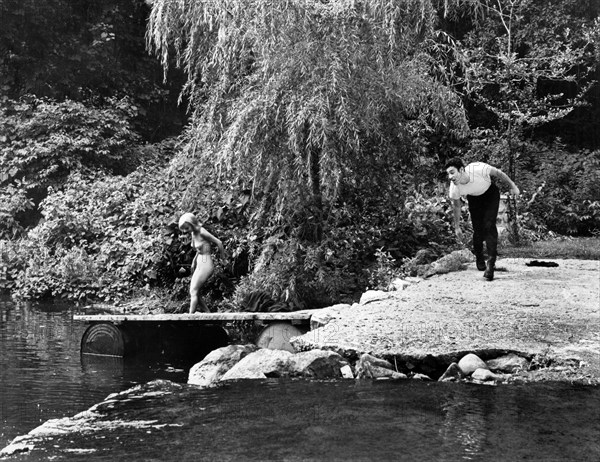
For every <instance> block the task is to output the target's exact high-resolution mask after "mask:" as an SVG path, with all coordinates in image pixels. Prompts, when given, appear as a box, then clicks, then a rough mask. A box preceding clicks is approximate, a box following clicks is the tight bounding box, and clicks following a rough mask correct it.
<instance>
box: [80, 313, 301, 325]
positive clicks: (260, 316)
mask: <svg viewBox="0 0 600 462" xmlns="http://www.w3.org/2000/svg"><path fill="white" fill-rule="evenodd" d="M311 316H312V313H311V312H309V311H289V312H277V313H255V312H230V313H193V314H189V313H185V314H91V315H77V314H76V315H74V316H73V319H74V320H75V321H85V322H112V323H116V324H119V323H123V322H179V321H188V322H189V321H196V322H200V323H211V322H212V323H214V322H224V321H263V322H278V321H288V322H291V323H293V324H295V323H308V322H310V318H311Z"/></svg>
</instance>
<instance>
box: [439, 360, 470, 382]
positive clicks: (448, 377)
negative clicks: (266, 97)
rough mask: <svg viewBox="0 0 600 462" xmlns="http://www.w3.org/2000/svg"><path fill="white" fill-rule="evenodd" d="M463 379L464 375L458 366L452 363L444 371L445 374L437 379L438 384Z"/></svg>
mask: <svg viewBox="0 0 600 462" xmlns="http://www.w3.org/2000/svg"><path fill="white" fill-rule="evenodd" d="M463 377H464V374H463V372H462V370H461V369H460V367H458V364H456V363H452V364H450V365H449V366H448V369H446V372H444V374H443V375H442V376H441V377H440V378H439V379H438V382H454V381H457V380H460V379H462V378H463Z"/></svg>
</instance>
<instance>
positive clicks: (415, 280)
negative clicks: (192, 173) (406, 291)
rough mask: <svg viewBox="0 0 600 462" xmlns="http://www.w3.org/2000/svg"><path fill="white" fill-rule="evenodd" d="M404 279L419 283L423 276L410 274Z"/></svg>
mask: <svg viewBox="0 0 600 462" xmlns="http://www.w3.org/2000/svg"><path fill="white" fill-rule="evenodd" d="M404 280H405V281H407V282H410V283H411V284H418V283H419V282H421V281H422V280H423V278H420V277H414V276H409V277H407V278H405V279H404Z"/></svg>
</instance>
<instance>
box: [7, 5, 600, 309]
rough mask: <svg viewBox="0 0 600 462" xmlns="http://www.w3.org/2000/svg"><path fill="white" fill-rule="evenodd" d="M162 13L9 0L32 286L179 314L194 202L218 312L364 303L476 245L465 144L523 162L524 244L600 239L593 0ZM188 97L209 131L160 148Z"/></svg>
mask: <svg viewBox="0 0 600 462" xmlns="http://www.w3.org/2000/svg"><path fill="white" fill-rule="evenodd" d="M148 3H149V4H151V7H149V6H148V5H146V4H145V3H144V2H142V1H137V0H130V1H128V2H112V1H108V2H102V4H100V3H98V2H92V1H86V0H80V1H77V2H64V1H62V0H51V1H49V2H45V3H44V5H40V4H39V3H36V2H34V1H32V0H31V1H29V0H28V1H25V2H15V1H13V0H7V1H2V2H0V14H2V15H3V22H4V23H6V25H7V26H8V27H7V28H4V29H2V30H1V31H0V76H1V77H2V78H3V82H6V84H5V85H4V86H3V87H2V88H1V89H0V111H1V118H0V220H1V221H0V239H1V240H0V258H1V260H0V267H2V266H3V267H4V268H5V269H6V271H5V273H4V274H5V276H4V277H3V279H2V280H0V284H2V285H3V286H4V287H5V288H8V289H11V290H12V291H13V293H14V294H15V295H18V296H23V297H30V298H41V297H48V296H51V297H52V296H53V297H57V296H58V297H67V298H70V299H74V300H87V299H92V300H97V299H103V300H111V301H114V300H118V299H123V298H127V297H132V296H135V295H138V294H140V293H143V294H146V295H148V294H150V293H157V292H156V291H161V293H163V294H166V297H168V300H167V301H170V302H172V303H171V305H172V306H170V309H173V310H179V309H183V307H184V306H185V300H186V299H187V283H188V281H189V279H188V276H189V264H190V262H191V259H192V257H193V255H192V253H191V252H192V251H191V249H190V247H189V245H188V244H186V243H185V242H184V241H183V240H182V239H180V238H181V236H179V235H178V232H177V229H176V221H177V218H178V216H179V214H181V213H182V212H186V211H193V212H195V213H196V214H197V215H198V216H199V218H200V219H201V220H202V222H203V224H204V226H205V227H206V228H207V229H209V231H211V232H212V233H213V234H215V235H216V236H218V237H219V238H220V239H222V240H223V241H224V242H225V246H226V249H227V251H228V253H229V255H230V259H229V260H228V261H225V262H220V263H219V264H218V265H217V270H216V272H215V274H214V276H213V277H212V278H211V279H210V282H209V284H208V285H207V286H206V287H205V289H204V290H205V291H206V292H205V293H206V294H208V296H209V298H210V301H209V305H212V306H214V304H215V303H218V304H219V305H220V306H221V307H223V308H225V307H226V308H228V309H242V308H243V307H244V306H248V304H249V303H250V302H251V301H252V300H256V299H258V298H260V299H261V300H269V299H271V300H272V301H276V302H278V305H279V306H280V307H283V306H286V307H287V308H298V307H314V306H321V305H324V304H328V303H333V302H336V301H340V300H344V299H347V300H350V299H352V297H353V295H354V294H355V293H356V292H358V291H361V290H362V289H364V287H366V286H370V287H385V286H386V284H387V282H389V280H390V278H391V277H392V276H394V275H395V274H398V271H401V268H402V267H401V265H402V263H403V261H406V260H407V258H408V257H412V256H413V255H414V254H415V252H416V251H417V250H418V249H422V248H427V249H429V252H428V257H429V258H435V257H437V256H441V255H442V254H444V253H446V252H447V251H448V250H451V249H453V248H457V247H460V246H461V245H462V243H458V242H456V240H455V238H454V236H453V234H452V230H451V227H450V226H449V223H450V219H449V214H450V212H449V208H448V204H447V201H446V187H445V185H443V184H442V183H441V181H440V180H442V179H443V177H442V176H441V174H440V172H441V171H442V169H441V166H442V165H443V163H444V161H445V159H446V158H447V157H449V156H451V155H455V154H460V155H463V156H464V157H465V159H466V160H474V159H477V160H483V161H488V162H490V163H492V164H494V165H498V166H500V167H501V168H503V169H505V170H506V171H509V170H510V171H511V173H512V175H513V176H514V178H515V181H516V182H517V184H519V186H520V187H521V189H522V191H523V197H522V200H521V201H520V203H519V204H518V212H519V215H518V216H519V221H518V222H519V223H520V225H521V234H522V237H524V238H529V239H537V238H540V237H543V236H545V235H547V233H549V232H556V233H565V234H580V235H590V234H593V233H597V232H598V231H599V230H600V191H599V189H598V188H599V186H598V185H599V184H600V177H599V175H600V173H599V172H600V151H598V148H599V147H600V140H598V139H597V136H598V135H597V132H598V131H597V130H596V131H594V130H593V129H594V128H595V125H593V124H594V121H597V117H596V118H594V115H595V114H596V115H597V111H598V108H599V107H600V97H599V95H598V93H599V90H598V89H599V88H600V87H599V86H598V84H597V82H596V81H595V80H596V79H597V78H598V72H599V69H600V68H599V66H598V62H599V61H598V57H599V50H600V46H599V44H600V42H599V39H600V21H598V19H597V16H598V13H599V12H598V11H597V7H595V6H594V4H593V2H574V1H571V0H569V1H567V2H561V1H558V0H555V1H550V2H545V3H544V4H543V5H542V4H540V3H539V2H535V1H532V0H501V1H497V0H494V1H485V0H481V1H476V0H464V1H459V0H456V1H450V0H448V1H441V0H440V1H433V0H417V1H415V0H363V1H349V0H348V1H346V0H336V1H329V2H327V1H320V0H290V1H279V0H260V1H259V0H220V1H212V0H203V1H193V2H192V1H190V2H188V1H173V0H154V1H152V2H148ZM594 8H596V9H594ZM146 20H148V23H147V24H148V28H147V30H146ZM146 32H147V41H148V42H147V43H148V47H149V49H150V50H151V51H152V52H153V53H155V54H157V55H158V57H159V61H160V62H157V61H156V60H155V59H154V58H153V57H151V56H149V55H148V54H147V53H146V51H145V50H144V46H143V45H144V44H143V36H144V33H146ZM17 39H18V40H17ZM57 50H60V53H59V52H58V51H57ZM159 64H162V67H163V68H162V69H160V66H159ZM157 66H158V67H157ZM178 69H180V70H181V71H183V74H184V77H185V80H184V81H183V82H181V81H179V80H178V77H177V76H178V75H180V74H179V72H180V71H179V70H178ZM157 71H158V72H157ZM163 72H164V75H165V76H166V77H167V82H166V83H161V82H160V79H161V78H162V77H163ZM174 88H177V90H176V91H173V89H174ZM179 90H182V101H183V102H184V103H188V104H189V105H188V109H189V113H190V121H189V124H188V125H187V127H186V129H185V130H183V131H182V132H181V134H180V135H179V136H178V137H177V138H176V139H167V140H165V141H160V140H161V139H162V138H163V137H164V136H165V135H167V134H170V133H173V132H174V130H176V129H177V126H178V125H180V124H181V114H180V109H178V108H177V107H176V106H175V104H174V101H175V99H176V97H177V93H178V92H179ZM161 108H162V109H163V112H162V113H161V112H160V111H161ZM183 108H184V106H183ZM596 125H597V122H596ZM574 127H579V129H576V128H574ZM594 133H596V134H594ZM559 134H560V135H564V139H563V140H560V139H558V138H557V136H555V135H559ZM550 135H552V136H550ZM148 141H150V142H151V144H148ZM465 213H466V211H465ZM463 222H464V223H465V226H466V227H468V221H467V220H463ZM0 269H1V268H0ZM2 274H3V273H0V277H2ZM257 294H258V295H257Z"/></svg>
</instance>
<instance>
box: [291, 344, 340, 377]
mask: <svg viewBox="0 0 600 462" xmlns="http://www.w3.org/2000/svg"><path fill="white" fill-rule="evenodd" d="M291 363H292V364H291V370H290V373H291V374H294V375H302V376H304V377H313V378H315V379H330V378H338V377H341V376H342V372H341V369H342V368H343V367H344V366H347V365H348V362H347V361H346V360H345V359H344V358H342V357H341V356H340V355H339V354H338V353H335V352H333V351H329V350H309V351H303V352H301V353H296V354H295V355H294V356H292V358H291Z"/></svg>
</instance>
